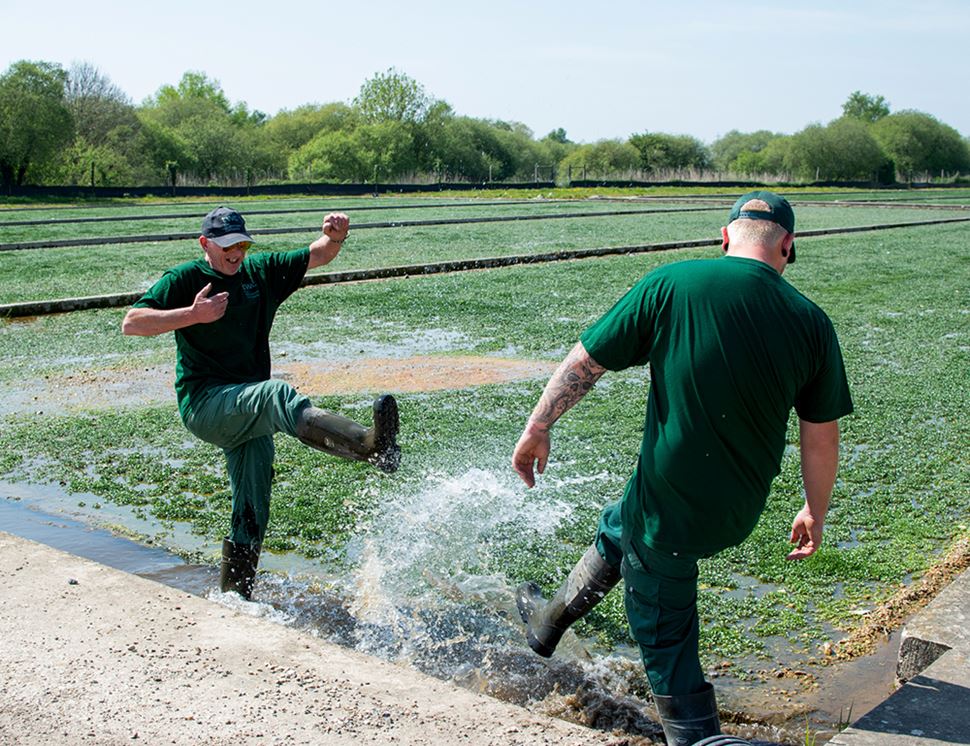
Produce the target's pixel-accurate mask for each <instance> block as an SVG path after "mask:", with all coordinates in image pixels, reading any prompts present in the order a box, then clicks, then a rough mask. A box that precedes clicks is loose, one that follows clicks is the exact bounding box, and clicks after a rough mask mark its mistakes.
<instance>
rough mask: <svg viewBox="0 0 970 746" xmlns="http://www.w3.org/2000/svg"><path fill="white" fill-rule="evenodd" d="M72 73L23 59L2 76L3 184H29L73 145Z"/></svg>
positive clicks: (0, 136)
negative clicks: (35, 171)
mask: <svg viewBox="0 0 970 746" xmlns="http://www.w3.org/2000/svg"><path fill="white" fill-rule="evenodd" d="M66 84H67V73H66V72H65V71H64V70H63V68H61V66H60V65H56V64H54V63H51V62H30V61H27V60H21V61H19V62H15V63H14V64H12V65H11V66H10V67H9V68H8V69H7V71H6V72H5V73H4V74H3V75H2V76H0V181H2V183H3V185H4V186H11V185H20V184H23V183H24V180H25V179H26V177H27V174H28V172H29V171H30V169H31V168H40V167H42V166H43V165H44V164H45V162H46V161H49V160H51V159H53V158H54V157H55V156H56V155H57V153H58V151H59V150H60V149H61V148H64V147H66V146H67V145H68V143H70V141H71V138H72V136H73V132H74V124H73V120H72V118H71V112H70V111H69V110H68V108H67V104H66V102H65V96H64V92H65V86H66Z"/></svg>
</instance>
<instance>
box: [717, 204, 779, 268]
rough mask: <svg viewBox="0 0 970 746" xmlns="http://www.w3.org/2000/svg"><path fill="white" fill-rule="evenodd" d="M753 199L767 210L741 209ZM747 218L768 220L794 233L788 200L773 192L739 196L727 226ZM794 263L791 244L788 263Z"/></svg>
mask: <svg viewBox="0 0 970 746" xmlns="http://www.w3.org/2000/svg"><path fill="white" fill-rule="evenodd" d="M753 199H757V200H761V201H762V202H764V203H765V204H766V205H768V209H767V210H745V209H743V208H744V206H745V205H746V204H748V202H750V201H751V200H753ZM743 218H747V219H748V220H770V221H771V222H772V223H776V224H777V225H780V226H781V227H782V228H784V229H785V230H786V231H788V232H789V233H794V232H795V211H794V210H792V209H791V205H790V204H788V200H787V199H785V198H784V197H780V196H778V195H777V194H775V193H774V192H768V191H756V192H748V193H747V194H743V195H741V197H739V198H738V201H737V202H735V203H734V207H732V208H731V215H730V216H729V217H728V225H730V224H731V223H733V222H734V221H735V220H739V219H743ZM794 261H795V244H794V242H792V245H791V251H790V252H789V253H788V263H789V264H792V263H794Z"/></svg>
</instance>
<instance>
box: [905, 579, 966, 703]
mask: <svg viewBox="0 0 970 746" xmlns="http://www.w3.org/2000/svg"><path fill="white" fill-rule="evenodd" d="M951 648H952V649H955V650H961V651H963V652H964V653H965V654H970V571H965V572H963V573H962V574H961V575H958V576H957V578H956V580H954V581H953V582H952V583H950V585H948V586H947V587H946V588H944V589H943V591H942V592H941V593H940V594H939V595H938V596H937V597H936V598H934V599H933V601H932V602H930V604H929V605H928V606H927V607H926V608H925V609H923V610H922V611H921V612H920V613H919V614H917V615H916V616H915V617H914V618H913V619H912V620H911V621H910V622H909V623H908V624H907V625H906V626H905V627H904V628H903V633H902V636H901V638H900V643H899V662H898V664H897V666H896V675H897V676H898V677H899V678H900V679H901V680H903V681H908V680H909V679H911V678H913V677H914V676H916V675H917V674H919V673H920V672H921V671H923V670H924V669H925V668H926V667H927V666H929V665H930V664H932V663H933V661H935V660H936V659H937V658H939V657H940V656H941V655H943V654H944V653H945V652H946V651H947V650H950V649H951ZM967 714H968V716H970V713H967Z"/></svg>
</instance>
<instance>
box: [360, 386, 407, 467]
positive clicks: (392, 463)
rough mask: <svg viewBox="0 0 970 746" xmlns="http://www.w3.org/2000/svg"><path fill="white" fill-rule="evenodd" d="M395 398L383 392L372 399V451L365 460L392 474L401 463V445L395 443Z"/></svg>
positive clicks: (398, 421) (396, 412) (397, 420)
mask: <svg viewBox="0 0 970 746" xmlns="http://www.w3.org/2000/svg"><path fill="white" fill-rule="evenodd" d="M400 427H401V423H400V416H399V414H398V410H397V400H396V399H395V398H394V397H393V396H391V395H390V394H384V395H383V396H379V397H377V399H375V400H374V453H373V455H371V456H370V457H369V458H368V459H367V461H368V463H370V464H372V465H373V466H375V467H376V468H378V469H380V470H381V471H382V472H384V473H385V474H393V473H394V472H395V471H397V470H398V467H399V466H400V465H401V447H400V446H399V445H398V444H397V434H398V431H399V430H400Z"/></svg>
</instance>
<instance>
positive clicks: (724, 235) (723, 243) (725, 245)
mask: <svg viewBox="0 0 970 746" xmlns="http://www.w3.org/2000/svg"><path fill="white" fill-rule="evenodd" d="M727 250H728V234H727V226H721V251H727Z"/></svg>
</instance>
